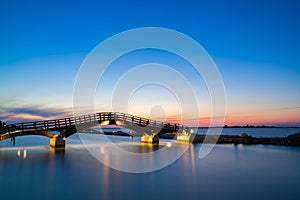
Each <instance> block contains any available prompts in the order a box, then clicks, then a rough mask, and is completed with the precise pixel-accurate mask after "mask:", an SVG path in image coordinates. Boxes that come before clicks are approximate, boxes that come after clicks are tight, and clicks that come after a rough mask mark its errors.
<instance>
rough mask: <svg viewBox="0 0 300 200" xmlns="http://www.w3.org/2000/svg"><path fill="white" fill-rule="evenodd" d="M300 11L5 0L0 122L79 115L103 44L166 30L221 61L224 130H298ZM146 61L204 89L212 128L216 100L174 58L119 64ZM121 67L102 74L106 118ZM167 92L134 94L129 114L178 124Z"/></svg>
mask: <svg viewBox="0 0 300 200" xmlns="http://www.w3.org/2000/svg"><path fill="white" fill-rule="evenodd" d="M299 10H300V2H299V1H296V0H295V1H291V0H275V1H271V0H270V1H268V0H252V1H250V0H243V1H240V0H236V1H234V0H228V1H227V0H224V1H215V0H207V1H201V0H200V1H192V0H185V1H162V0H160V1H158V0H153V1H134V0H131V1H55V0H54V1H53V0H52V1H14V0H0V70H1V71H0V72H1V73H0V120H2V121H7V122H9V123H12V122H19V121H32V120H44V119H54V118H57V117H64V116H70V115H72V105H73V103H72V101H73V99H72V98H73V97H72V95H73V87H74V82H75V80H76V77H77V74H78V70H79V69H80V66H81V64H82V62H83V61H84V59H85V58H86V57H87V56H88V55H89V53H90V52H91V51H92V50H93V49H94V48H95V47H96V46H97V45H98V44H99V43H100V42H102V41H104V40H105V39H107V38H109V37H111V36H113V35H115V34H118V33H120V32H122V31H126V30H129V29H134V28H141V27H163V28H168V29H172V30H176V31H179V32H181V33H183V34H185V35H187V36H189V37H191V38H193V39H194V40H195V41H197V42H198V43H199V44H201V45H202V46H203V48H204V49H205V50H206V51H207V53H208V54H209V55H210V56H211V58H212V59H213V60H214V62H215V64H216V65H217V67H218V70H219V71H220V74H221V76H222V79H223V82H224V87H225V91H226V117H225V123H226V124H228V125H247V124H251V125H263V124H264V125H284V126H300V89H299V85H300V37H299V35H300V13H299ZM149 62H157V63H162V64H166V65H169V66H172V67H174V68H175V69H176V70H178V71H180V72H181V73H183V74H185V75H187V79H189V81H190V83H191V84H192V87H193V88H194V89H195V90H196V91H197V94H196V96H197V98H198V104H199V109H200V113H201V116H199V118H200V125H202V126H205V125H207V124H208V123H209V121H210V118H211V117H212V116H211V105H210V104H211V103H210V97H209V93H208V92H207V89H206V88H205V84H204V83H203V81H202V82H201V80H200V81H199V83H198V82H197V80H195V81H194V80H193V78H192V77H193V76H192V75H191V74H192V72H191V71H188V70H185V69H186V68H183V67H182V66H188V63H185V61H183V60H180V59H179V58H178V57H176V55H170V54H169V53H167V52H162V51H155V50H144V51H142V52H133V53H131V54H128V55H127V57H126V58H120V59H119V60H118V61H117V62H115V63H114V64H113V65H115V66H117V65H119V66H121V65H122V66H124V67H125V68H123V69H122V70H125V69H127V70H129V69H130V66H131V67H134V66H135V65H138V64H143V63H149ZM126 67H127V68H126ZM116 69H117V67H116V68H114V67H113V66H112V67H111V70H109V71H108V72H107V73H106V77H104V80H110V81H107V82H106V84H107V87H106V88H107V90H101V89H99V88H98V89H97V91H96V93H95V99H96V102H97V106H98V109H99V112H101V111H109V110H111V107H110V106H109V105H108V104H107V101H108V100H103V99H105V97H106V96H107V94H108V93H109V92H110V91H111V90H110V89H108V88H110V87H111V89H113V86H114V84H116V83H117V81H118V79H117V78H116V77H121V75H122V74H121V71H122V70H119V71H118V70H116ZM124 72H126V70H125V71H124ZM118 73H119V75H118V76H116V74H118ZM189 74H190V77H189ZM113 81H115V82H113ZM109 84H110V85H109ZM160 90H162V88H161V87H156V86H155V85H152V86H149V87H144V88H142V90H139V91H138V92H136V93H134V94H132V96H131V100H128V101H129V103H128V106H129V107H128V108H127V111H128V112H130V113H131V114H136V115H142V116H145V117H154V118H157V119H158V118H164V119H168V120H171V121H175V122H176V120H178V112H179V111H178V109H179V108H177V107H176V105H175V104H176V98H174V96H173V97H172V94H171V93H167V92H165V91H160ZM149 91H150V92H149ZM153 94H154V95H153ZM166 94H168V96H167V97H166V96H164V95H166ZM153 96H155V98H153ZM151 98H152V99H151ZM102 101H103V102H102ZM122 103H123V102H122V100H121V99H119V100H117V104H118V105H119V104H120V105H122ZM156 105H161V106H156ZM164 109H165V110H164ZM190 109H192V108H190ZM120 110H122V108H120ZM179 110H180V109H179ZM114 111H116V109H114ZM191 117H192V118H193V119H195V118H197V117H195V116H191ZM189 125H196V124H195V123H194V122H193V121H192V120H191V122H190V124H189Z"/></svg>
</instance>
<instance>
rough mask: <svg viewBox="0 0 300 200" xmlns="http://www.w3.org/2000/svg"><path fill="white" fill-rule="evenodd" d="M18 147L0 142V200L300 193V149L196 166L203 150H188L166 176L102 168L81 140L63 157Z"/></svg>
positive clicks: (25, 142) (214, 156) (246, 153)
mask: <svg viewBox="0 0 300 200" xmlns="http://www.w3.org/2000/svg"><path fill="white" fill-rule="evenodd" d="M16 140H17V141H16V146H15V147H14V146H12V145H11V144H10V142H9V141H1V142H0V194H1V199H172V198H173V199H298V196H297V191H299V190H300V170H299V167H300V148H297V147H284V146H264V145H252V146H251V145H250V146H243V145H237V146H234V145H217V146H216V147H215V148H214V150H213V151H212V152H211V153H210V154H209V155H208V156H207V157H205V158H204V159H199V158H198V151H199V149H200V147H201V145H190V146H189V147H190V148H189V149H188V151H187V152H186V153H185V154H184V155H183V156H182V157H180V159H178V160H177V161H175V162H174V163H173V164H171V165H170V166H168V167H166V168H163V169H161V170H158V171H155V172H151V173H144V174H131V173H124V172H120V171H116V170H114V169H111V168H109V167H107V166H105V165H103V164H102V163H100V162H99V161H98V160H96V159H95V158H94V157H93V156H91V155H90V154H89V153H88V152H87V151H86V150H85V149H84V148H83V146H82V144H81V142H80V140H78V136H77V135H74V136H72V137H71V138H69V139H67V147H66V148H65V149H53V148H50V147H49V139H48V138H44V137H37V136H24V137H20V138H16ZM112 140H114V142H116V143H118V145H119V146H120V147H121V148H124V149H125V150H128V151H130V152H135V153H140V152H144V153H145V152H147V151H156V150H157V149H155V148H164V147H166V148H170V149H171V150H172V151H171V152H174V153H176V151H178V148H180V146H179V145H177V144H176V143H174V142H170V141H168V140H161V141H160V142H161V144H160V145H159V146H152V147H151V146H147V145H144V146H143V145H141V144H140V143H138V141H137V140H133V141H131V140H130V138H129V137H128V138H127V137H116V136H115V137H112ZM90 145H91V147H95V148H97V152H98V153H99V154H102V155H103V156H104V158H105V159H107V160H110V159H115V160H116V161H118V155H112V154H110V152H109V150H108V148H107V146H105V145H103V146H101V147H99V146H97V144H94V146H93V144H90ZM139 145H140V146H139ZM152 159H153V162H155V161H156V160H157V159H158V158H157V157H153V158H152ZM119 164H120V165H122V163H119ZM131 164H132V165H138V164H139V163H131Z"/></svg>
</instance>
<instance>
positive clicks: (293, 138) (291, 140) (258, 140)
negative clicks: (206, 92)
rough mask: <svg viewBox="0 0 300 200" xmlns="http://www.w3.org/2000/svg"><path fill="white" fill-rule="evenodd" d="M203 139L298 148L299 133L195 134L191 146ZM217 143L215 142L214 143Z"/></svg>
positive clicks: (123, 134) (210, 141)
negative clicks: (280, 134)
mask: <svg viewBox="0 0 300 200" xmlns="http://www.w3.org/2000/svg"><path fill="white" fill-rule="evenodd" d="M89 133H93V134H105V135H118V136H130V135H129V134H127V133H126V132H122V131H117V132H103V133H102V132H99V131H92V132H89ZM159 138H162V139H171V140H176V135H175V134H163V135H160V136H159ZM204 139H205V143H216V144H235V145H238V144H248V145H251V144H270V145H285V146H300V132H299V133H295V134H291V135H288V136H287V137H253V136H249V135H248V134H247V133H242V134H241V135H220V136H217V135H199V134H196V136H195V138H194V139H193V141H192V143H193V144H201V143H203V141H204ZM216 141H217V142H216Z"/></svg>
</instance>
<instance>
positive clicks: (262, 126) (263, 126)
mask: <svg viewBox="0 0 300 200" xmlns="http://www.w3.org/2000/svg"><path fill="white" fill-rule="evenodd" d="M191 128H300V126H265V125H261V126H253V125H246V126H214V127H208V126H199V127H196V126H195V127H191Z"/></svg>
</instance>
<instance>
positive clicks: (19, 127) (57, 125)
mask: <svg viewBox="0 0 300 200" xmlns="http://www.w3.org/2000/svg"><path fill="white" fill-rule="evenodd" d="M106 120H109V121H111V120H115V121H121V122H123V123H124V124H127V125H128V124H130V123H131V124H134V125H137V126H140V127H146V126H147V127H150V128H160V129H161V130H163V131H165V132H168V131H169V132H177V131H178V130H179V129H181V128H182V129H184V128H186V127H184V126H182V125H180V124H176V123H166V122H162V121H155V120H150V119H146V118H142V117H137V116H134V115H130V114H125V113H119V112H101V113H94V114H89V115H82V116H76V117H69V118H62V119H54V120H45V121H34V122H24V123H15V124H8V125H6V126H5V127H4V130H5V132H6V133H7V132H8V133H10V132H22V131H28V130H31V131H32V130H52V131H55V130H64V129H66V128H68V127H71V126H75V125H85V124H91V123H95V124H96V123H97V124H99V123H101V122H102V121H106Z"/></svg>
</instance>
